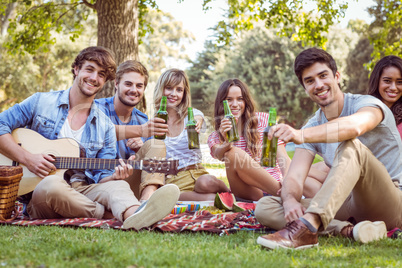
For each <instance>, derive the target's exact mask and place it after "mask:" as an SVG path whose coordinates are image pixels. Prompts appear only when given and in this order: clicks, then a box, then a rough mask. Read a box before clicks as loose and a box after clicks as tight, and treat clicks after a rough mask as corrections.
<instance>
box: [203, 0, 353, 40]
mask: <svg viewBox="0 0 402 268" xmlns="http://www.w3.org/2000/svg"><path fill="white" fill-rule="evenodd" d="M210 2H212V1H211V0H204V8H206V9H208V8H209V7H210V6H209V3H210ZM311 4H313V5H314V6H315V8H314V9H313V10H310V11H308V10H307V9H308V8H309V5H311ZM228 5H229V10H228V14H227V21H224V20H222V21H220V22H219V23H218V25H217V27H216V30H217V32H218V34H217V35H218V40H219V41H220V42H224V43H226V44H229V43H230V42H231V41H232V40H233V37H234V35H237V34H238V33H239V32H241V31H244V30H251V29H253V28H254V27H255V25H256V23H258V22H259V21H263V22H264V23H265V26H266V27H267V28H277V29H279V30H278V32H277V34H278V35H279V36H286V37H290V38H291V39H292V40H294V41H300V42H302V45H303V46H320V47H324V46H325V44H326V42H327V38H326V37H325V35H323V34H324V33H326V32H328V31H329V29H330V27H331V26H332V25H334V24H335V23H337V22H339V20H340V18H342V17H343V16H344V13H345V10H346V9H347V7H348V4H347V2H346V3H345V2H344V1H339V0H338V1H337V0H329V1H322V0H311V1H308V2H307V1H302V0H274V1H271V0H240V1H239V0H228Z"/></svg>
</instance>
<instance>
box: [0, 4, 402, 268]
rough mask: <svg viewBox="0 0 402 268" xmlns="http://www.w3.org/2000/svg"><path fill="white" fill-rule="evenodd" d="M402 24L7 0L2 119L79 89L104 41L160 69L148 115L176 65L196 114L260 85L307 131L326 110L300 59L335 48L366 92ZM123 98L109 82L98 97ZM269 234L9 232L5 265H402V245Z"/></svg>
mask: <svg viewBox="0 0 402 268" xmlns="http://www.w3.org/2000/svg"><path fill="white" fill-rule="evenodd" d="M157 7H159V10H158V9H157ZM401 27H402V3H401V1H396V0H375V1H373V0H358V1H356V0H349V1H340V0H329V1H320V0H311V1H300V0H272V1H268V0H241V1H237V0H227V1H223V0H215V1H214V0H155V1H154V0H80V1H78V0H56V1H48V0H45V1H31V0H20V1H12V0H0V30H1V32H0V34H1V36H0V112H1V111H3V110H4V109H7V108H8V107H10V106H12V105H14V104H15V103H18V102H20V101H22V100H23V99H25V98H27V97H29V96H30V95H32V94H33V93H35V92H47V91H52V90H54V91H56V90H64V89H66V88H68V87H69V86H70V85H71V83H72V74H71V67H70V66H71V63H72V62H73V60H74V58H75V56H76V55H77V53H78V52H79V51H80V50H82V49H83V48H85V47H87V46H92V45H102V46H105V47H108V48H110V49H111V50H112V51H113V52H114V53H115V55H116V59H117V62H118V64H119V63H121V62H123V61H125V60H127V59H138V60H140V61H141V62H142V63H143V64H144V65H145V66H146V67H147V68H148V70H149V71H150V83H149V85H148V87H147V90H146V98H147V109H146V110H147V111H146V112H147V113H148V115H149V116H152V115H153V113H154V110H153V108H152V103H153V101H152V92H153V86H154V84H155V81H156V80H157V78H158V76H159V75H160V74H161V73H162V72H163V71H164V70H166V69H168V68H172V67H176V68H180V69H185V71H186V72H187V74H188V76H189V78H190V83H191V91H192V99H193V106H194V107H196V108H198V109H200V110H202V111H203V112H204V113H205V114H206V116H207V119H208V120H209V121H208V122H212V120H213V118H212V113H213V101H214V99H215V94H216V90H217V88H218V87H219V85H220V83H221V82H222V81H224V80H226V79H227V78H232V77H237V78H239V79H241V80H243V81H245V82H246V83H247V84H248V85H249V87H250V89H251V90H252V92H253V94H254V97H255V99H256V101H257V102H258V104H259V107H260V110H261V111H268V109H269V107H276V108H277V109H278V114H279V116H280V118H281V120H283V121H285V122H287V123H289V124H292V125H294V126H295V127H300V126H301V125H302V124H303V123H304V122H305V121H306V119H307V118H308V116H309V115H310V114H312V113H313V112H314V111H315V110H316V109H317V107H316V106H315V105H314V104H313V103H312V102H311V101H310V100H309V98H308V96H307V95H306V94H305V92H304V89H303V88H302V87H301V86H300V85H299V82H298V80H297V78H296V76H295V75H294V73H293V61H294V58H295V56H296V55H297V54H298V53H299V52H300V51H302V50H303V49H305V48H307V47H311V46H318V47H322V48H324V49H326V50H327V51H328V52H329V53H331V54H332V55H333V56H334V58H335V59H336V61H337V64H338V67H339V69H340V72H341V74H342V83H341V86H342V89H343V91H344V92H353V93H363V94H364V92H365V90H366V88H367V83H368V76H369V73H370V70H371V68H372V67H373V66H374V64H375V62H376V61H378V60H379V59H380V58H381V57H383V56H385V55H389V54H394V55H399V56H402V45H401V36H402V31H401ZM113 92H114V91H113V87H111V86H110V85H109V86H107V87H105V88H104V90H103V91H102V92H101V94H100V95H99V97H106V96H112V95H113ZM144 106H145V105H143V107H142V109H143V108H144ZM140 108H141V107H140ZM208 125H209V130H207V133H208V132H210V131H211V130H212V124H211V123H209V124H208ZM205 139H206V135H204V136H203V141H204V142H205ZM204 155H205V154H204ZM206 155H207V153H206ZM211 161H212V160H211ZM218 167H219V169H220V170H221V169H222V165H220V166H218ZM259 235H260V234H258V233H253V232H240V233H237V234H232V235H229V236H216V235H210V234H205V233H183V234H170V233H163V234H162V233H156V232H147V231H142V232H139V233H136V232H122V231H119V230H112V229H94V228H89V229H83V228H78V229H71V228H61V227H51V228H50V227H44V226H39V227H37V226H34V227H27V228H24V227H17V226H1V231H0V249H1V250H2V254H1V256H0V266H4V267H155V266H162V267H259V266H265V267H339V266H348V267H401V264H402V262H401V260H402V252H401V250H400V249H401V247H402V244H401V240H400V239H394V240H393V239H385V240H382V241H376V242H374V243H371V244H368V245H361V244H359V243H357V242H354V241H351V240H349V239H345V238H341V237H337V238H334V237H329V238H328V237H320V238H319V243H320V247H318V248H315V249H309V250H306V251H266V250H264V249H262V248H261V247H260V246H258V245H257V244H256V242H255V240H256V238H257V237H258V236H259Z"/></svg>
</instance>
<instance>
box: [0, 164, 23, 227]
mask: <svg viewBox="0 0 402 268" xmlns="http://www.w3.org/2000/svg"><path fill="white" fill-rule="evenodd" d="M21 177H22V167H13V166H0V220H2V221H10V220H14V219H15V218H16V217H17V216H18V213H17V210H16V208H15V200H16V199H17V195H18V188H19V184H20V180H21ZM13 211H14V215H13V217H11V215H12V212H13Z"/></svg>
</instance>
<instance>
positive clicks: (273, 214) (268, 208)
mask: <svg viewBox="0 0 402 268" xmlns="http://www.w3.org/2000/svg"><path fill="white" fill-rule="evenodd" d="M254 214H255V217H256V218H257V220H258V222H259V223H261V224H262V225H265V226H268V227H270V228H272V229H275V230H280V229H282V228H283V227H285V225H286V221H285V214H284V211H283V206H282V201H281V198H279V197H274V196H266V197H263V198H261V199H260V200H258V203H257V205H256V208H255V211H254Z"/></svg>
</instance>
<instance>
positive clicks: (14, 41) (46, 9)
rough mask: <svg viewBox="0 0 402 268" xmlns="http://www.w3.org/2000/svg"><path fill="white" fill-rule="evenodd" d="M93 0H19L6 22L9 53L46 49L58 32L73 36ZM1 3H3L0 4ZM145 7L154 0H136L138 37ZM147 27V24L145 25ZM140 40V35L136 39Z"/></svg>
mask: <svg viewBox="0 0 402 268" xmlns="http://www.w3.org/2000/svg"><path fill="white" fill-rule="evenodd" d="M8 2H15V1H8ZM95 4H96V0H92V1H88V0H84V1H82V0H67V1H66V0H55V1H43V0H37V1H22V2H19V9H18V16H17V17H16V18H15V19H13V20H12V22H11V23H10V26H9V29H8V32H9V35H10V37H11V40H10V41H9V42H7V43H6V47H7V48H8V49H9V51H10V53H19V52H20V51H26V52H28V53H30V54H35V53H36V52H37V51H39V50H41V51H48V50H49V47H50V46H51V45H53V44H55V43H56V40H57V38H56V36H57V33H58V34H64V35H68V36H69V38H70V40H71V41H74V40H76V39H77V38H78V37H79V36H80V35H81V34H82V33H83V31H84V23H85V21H87V19H88V16H89V14H91V13H92V11H93V9H92V8H89V6H90V7H95ZM3 7H4V6H3ZM148 7H151V8H156V7H157V6H156V3H155V1H154V0H139V2H138V11H139V31H138V34H139V37H140V38H141V37H143V36H145V35H146V33H147V31H148V30H149V25H150V23H149V21H147V20H146V19H145V16H146V14H147V11H148ZM147 27H148V28H147ZM140 42H141V39H140Z"/></svg>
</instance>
